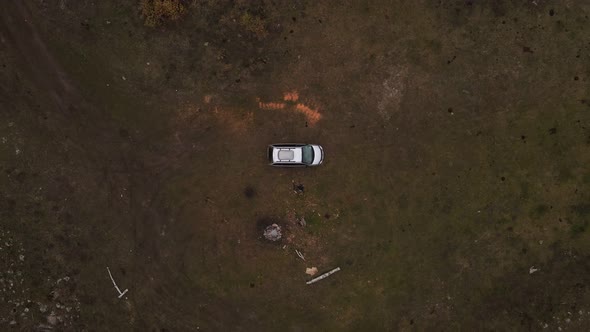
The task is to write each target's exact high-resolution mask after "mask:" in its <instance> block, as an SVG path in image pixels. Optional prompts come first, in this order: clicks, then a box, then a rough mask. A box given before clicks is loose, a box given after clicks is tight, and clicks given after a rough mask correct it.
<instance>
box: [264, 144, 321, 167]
mask: <svg viewBox="0 0 590 332" xmlns="http://www.w3.org/2000/svg"><path fill="white" fill-rule="evenodd" d="M268 160H269V162H270V165H272V166H283V167H289V166H291V167H293V166H317V165H319V164H321V163H322V162H323V161H324V149H322V147H321V146H319V145H315V144H298V143H281V144H272V145H269V146H268Z"/></svg>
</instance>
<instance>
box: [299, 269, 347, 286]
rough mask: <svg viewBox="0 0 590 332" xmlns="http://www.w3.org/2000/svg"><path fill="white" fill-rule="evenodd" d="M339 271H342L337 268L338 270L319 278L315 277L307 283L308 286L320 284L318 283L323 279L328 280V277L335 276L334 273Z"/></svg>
mask: <svg viewBox="0 0 590 332" xmlns="http://www.w3.org/2000/svg"><path fill="white" fill-rule="evenodd" d="M338 271H340V268H339V267H337V268H335V269H333V270H331V271H328V272H326V273H324V274H322V275H320V276H319V277H315V278H313V279H311V280H310V281H308V282H306V284H308V285H311V284H313V283H314V282H318V281H320V280H322V279H326V278H327V277H329V276H331V275H332V274H334V273H336V272H338Z"/></svg>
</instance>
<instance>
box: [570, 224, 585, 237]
mask: <svg viewBox="0 0 590 332" xmlns="http://www.w3.org/2000/svg"><path fill="white" fill-rule="evenodd" d="M587 226H588V223H587V222H578V223H575V224H573V225H572V227H571V233H572V236H577V235H580V234H581V233H584V232H585V231H586V227H587Z"/></svg>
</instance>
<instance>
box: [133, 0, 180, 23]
mask: <svg viewBox="0 0 590 332" xmlns="http://www.w3.org/2000/svg"><path fill="white" fill-rule="evenodd" d="M140 9H141V16H142V17H143V18H144V20H145V25H146V26H149V27H156V26H159V25H161V24H165V23H167V22H173V21H177V20H179V19H180V18H181V17H182V16H183V15H184V14H185V13H186V7H185V5H184V4H183V3H182V2H181V1H180V0H141V2H140Z"/></svg>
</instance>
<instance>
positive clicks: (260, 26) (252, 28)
mask: <svg viewBox="0 0 590 332" xmlns="http://www.w3.org/2000/svg"><path fill="white" fill-rule="evenodd" d="M240 25H241V26H242V28H243V29H245V30H246V31H248V32H249V33H252V34H254V35H255V36H256V37H258V38H264V37H266V36H267V35H268V31H267V30H266V27H265V23H264V20H262V19H261V18H260V17H259V16H256V15H252V14H250V13H249V12H245V13H244V14H242V16H240Z"/></svg>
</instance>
